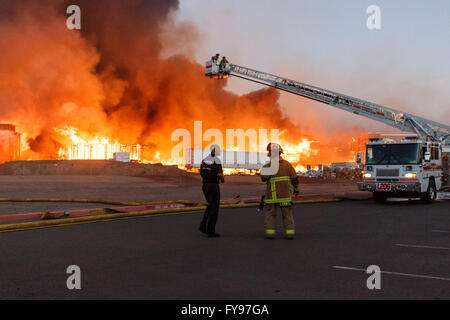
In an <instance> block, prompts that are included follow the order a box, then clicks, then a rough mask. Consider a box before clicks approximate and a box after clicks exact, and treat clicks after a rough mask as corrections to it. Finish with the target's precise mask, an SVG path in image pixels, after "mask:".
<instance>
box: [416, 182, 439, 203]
mask: <svg viewBox="0 0 450 320" xmlns="http://www.w3.org/2000/svg"><path fill="white" fill-rule="evenodd" d="M436 196H437V193H436V183H435V182H434V180H433V179H430V182H429V183H428V189H427V192H425V193H423V194H422V196H421V197H420V199H422V201H424V202H425V203H431V202H433V201H434V200H436Z"/></svg>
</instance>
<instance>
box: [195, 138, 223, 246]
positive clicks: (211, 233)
mask: <svg viewBox="0 0 450 320" xmlns="http://www.w3.org/2000/svg"><path fill="white" fill-rule="evenodd" d="M218 156H220V147H219V146H218V145H213V146H212V147H211V154H210V155H209V156H208V157H206V158H205V159H204V160H203V162H202V164H201V166H200V175H201V176H202V179H203V194H204V195H205V198H206V201H207V202H208V205H207V207H206V211H205V214H204V216H203V220H202V222H201V223H200V227H199V230H200V232H202V233H205V234H207V235H208V237H210V238H216V237H220V235H219V234H218V233H216V223H217V218H218V215H219V206H220V188H219V183H220V182H222V183H224V182H225V179H224V177H223V170H222V164H221V162H220V159H219V158H218Z"/></svg>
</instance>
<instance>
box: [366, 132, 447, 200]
mask: <svg viewBox="0 0 450 320" xmlns="http://www.w3.org/2000/svg"><path fill="white" fill-rule="evenodd" d="M449 152H450V150H446V149H445V148H443V145H442V144H441V143H439V142H433V141H422V140H420V139H418V138H417V137H410V138H407V139H405V140H398V141H397V140H393V139H371V141H370V142H369V143H367V145H366V157H365V158H366V161H365V168H364V169H365V170H364V174H363V181H362V182H360V183H358V187H359V189H360V190H362V191H371V192H373V194H374V199H375V201H377V202H384V201H386V199H387V198H390V197H402V198H403V197H407V198H419V197H420V198H421V199H422V200H424V201H425V202H432V201H433V200H435V199H436V197H437V191H444V190H446V189H447V188H448V187H449V154H450V153H449Z"/></svg>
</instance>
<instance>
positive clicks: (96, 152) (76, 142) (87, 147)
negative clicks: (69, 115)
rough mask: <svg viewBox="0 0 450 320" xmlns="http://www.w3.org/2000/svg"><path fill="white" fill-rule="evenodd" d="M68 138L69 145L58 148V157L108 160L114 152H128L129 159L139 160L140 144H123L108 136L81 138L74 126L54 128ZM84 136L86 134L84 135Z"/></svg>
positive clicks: (112, 156)
mask: <svg viewBox="0 0 450 320" xmlns="http://www.w3.org/2000/svg"><path fill="white" fill-rule="evenodd" d="M54 130H55V131H56V132H58V133H59V134H61V135H62V136H65V137H67V138H68V139H69V141H70V143H69V145H67V146H65V147H63V148H60V149H59V151H58V157H59V159H66V160H109V159H113V158H114V154H115V153H116V152H129V153H130V160H132V161H140V160H141V148H142V147H141V145H139V144H136V145H125V144H121V143H119V142H117V141H113V142H111V139H110V138H107V137H102V136H94V137H90V136H87V137H86V138H83V137H82V136H81V135H80V134H79V133H78V130H77V129H76V128H74V127H65V128H63V129H58V128H55V129H54ZM84 136H86V135H84Z"/></svg>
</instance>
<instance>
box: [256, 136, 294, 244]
mask: <svg viewBox="0 0 450 320" xmlns="http://www.w3.org/2000/svg"><path fill="white" fill-rule="evenodd" d="M267 151H268V152H269V157H270V161H269V162H268V163H266V164H265V165H264V166H263V168H262V169H261V173H260V174H261V180H262V181H263V182H266V183H267V191H266V196H265V199H264V205H265V207H266V209H267V211H266V219H265V227H266V238H267V239H274V238H275V232H276V221H277V208H280V209H281V213H282V215H283V224H284V229H285V232H286V239H288V240H292V239H293V238H294V235H295V224H294V217H293V215H292V190H291V185H292V187H293V189H294V194H295V195H296V196H297V195H298V194H299V189H298V177H297V172H296V171H295V169H294V167H293V166H292V165H291V164H290V163H289V162H288V161H286V160H284V159H283V158H282V157H281V154H282V153H283V149H282V148H281V147H280V146H279V145H278V144H276V143H269V145H268V146H267ZM274 161H277V162H278V167H273V166H272V162H274Z"/></svg>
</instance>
